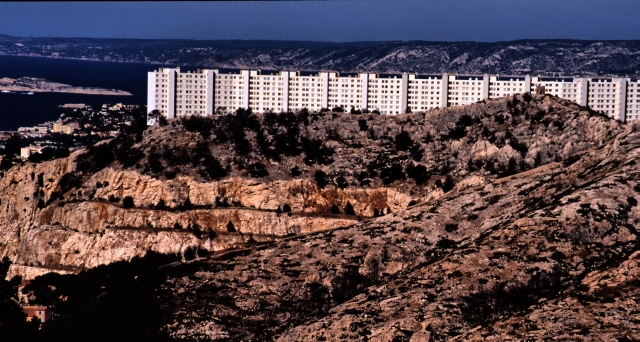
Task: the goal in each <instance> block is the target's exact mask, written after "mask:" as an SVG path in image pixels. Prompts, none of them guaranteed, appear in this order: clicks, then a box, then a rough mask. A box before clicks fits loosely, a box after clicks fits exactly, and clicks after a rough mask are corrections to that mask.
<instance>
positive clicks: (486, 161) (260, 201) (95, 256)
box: [0, 95, 625, 278]
mask: <svg viewBox="0 0 640 342" xmlns="http://www.w3.org/2000/svg"><path fill="white" fill-rule="evenodd" d="M624 129H625V126H624V125H622V124H620V123H618V122H616V121H612V120H609V119H608V118H606V117H603V116H600V115H597V114H595V113H593V112H590V111H588V110H586V109H584V108H580V107H578V106H577V105H575V104H573V103H571V102H568V101H564V100H561V99H558V98H556V97H551V96H536V97H531V96H528V95H526V96H517V97H512V98H505V99H500V100H492V101H487V102H480V103H477V104H475V105H472V106H467V107H459V108H447V109H442V110H436V111H431V112H428V113H414V114H406V115H398V116H380V115H375V114H346V113H330V112H327V113H319V114H309V113H306V112H301V113H297V114H292V113H284V114H277V115H276V114H266V115H254V114H250V113H245V112H242V111H240V112H238V113H237V114H236V115H229V116H222V117H215V118H192V119H188V120H171V121H169V122H166V123H163V124H162V125H160V124H158V125H155V126H152V127H150V128H148V129H146V130H139V131H133V132H129V133H128V134H122V135H121V136H119V137H118V138H115V139H112V140H110V141H107V142H103V143H100V144H98V145H96V146H93V147H91V148H89V149H88V150H87V151H78V152H76V153H75V154H73V155H71V156H70V157H69V158H63V159H57V160H53V161H49V162H44V163H40V164H33V163H25V164H24V165H22V166H16V167H14V168H12V169H10V170H9V171H7V172H5V173H4V174H2V178H1V179H0V187H2V188H3V189H5V191H4V192H3V193H2V194H0V227H2V230H1V231H0V257H3V256H8V257H9V258H10V259H11V260H12V261H13V262H14V263H13V265H12V266H11V270H10V272H9V277H11V276H13V275H23V276H25V277H26V278H32V277H34V276H36V275H38V274H41V273H45V272H49V271H52V270H53V271H58V272H77V271H79V270H82V269H85V268H89V267H95V266H97V265H101V264H107V263H111V262H114V261H118V260H128V259H130V258H132V257H134V256H142V255H144V254H145V253H146V252H147V251H156V252H159V253H181V254H182V255H184V258H185V259H192V258H194V257H196V256H204V255H207V253H212V252H217V251H221V250H225V249H228V248H230V247H232V248H235V247H245V246H251V245H253V244H255V243H262V242H270V241H274V240H281V239H282V238H284V237H287V236H292V235H293V236H296V235H306V234H310V233H314V232H318V231H325V230H328V229H334V228H337V227H341V226H347V225H351V224H353V223H355V222H358V221H362V220H366V221H367V222H369V221H368V220H369V219H371V218H373V217H377V216H382V215H388V214H390V213H397V212H400V211H402V210H405V209H406V208H408V207H410V206H414V205H416V204H418V203H423V202H429V201H433V200H437V199H439V198H441V197H442V196H445V195H446V194H449V193H461V192H464V191H467V190H468V189H471V188H477V187H481V186H486V185H487V184H491V183H492V182H494V181H496V179H502V178H504V177H508V176H511V175H515V174H519V173H522V172H524V171H528V170H533V169H539V167H541V166H542V165H550V163H558V162H560V163H571V162H573V161H574V159H575V158H577V157H576V156H577V155H579V154H580V153H584V152H587V151H591V150H594V149H601V148H603V146H605V144H607V143H609V141H611V139H613V138H615V137H616V136H618V135H619V134H620V133H621V132H623V131H624Z"/></svg>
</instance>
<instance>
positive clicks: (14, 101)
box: [0, 56, 161, 131]
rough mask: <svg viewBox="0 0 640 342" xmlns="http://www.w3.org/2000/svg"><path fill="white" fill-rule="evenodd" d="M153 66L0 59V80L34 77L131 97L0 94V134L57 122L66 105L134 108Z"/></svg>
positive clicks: (144, 95)
mask: <svg viewBox="0 0 640 342" xmlns="http://www.w3.org/2000/svg"><path fill="white" fill-rule="evenodd" d="M159 67H161V66H160V65H154V64H142V63H115V62H94V61H83V60H70V59H58V58H45V57H14V56H0V78H2V77H9V78H14V79H15V78H20V77H37V78H45V79H47V80H49V81H53V82H59V83H64V84H69V85H72V86H77V87H98V88H107V89H118V90H124V91H128V92H130V93H131V94H133V96H111V95H84V94H68V93H34V94H33V95H27V94H23V92H16V93H0V131H6V130H16V129H18V127H23V126H33V125H37V124H40V123H43V122H45V121H54V120H57V119H58V117H59V116H60V114H61V113H63V112H64V111H65V110H67V109H63V108H60V107H59V106H60V105H64V104H66V103H84V104H87V105H101V104H105V103H106V104H115V103H124V104H137V105H145V104H146V102H147V72H149V71H153V70H156V69H158V68H159Z"/></svg>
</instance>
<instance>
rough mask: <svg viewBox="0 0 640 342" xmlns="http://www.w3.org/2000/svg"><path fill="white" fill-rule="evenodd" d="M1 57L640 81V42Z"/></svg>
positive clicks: (54, 47) (193, 45)
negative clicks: (638, 78) (637, 78)
mask: <svg viewBox="0 0 640 342" xmlns="http://www.w3.org/2000/svg"><path fill="white" fill-rule="evenodd" d="M0 55H10V56H33V57H54V58H72V59H84V60H95V61H111V62H140V63H153V64H159V65H167V66H175V65H179V66H190V67H207V68H253V69H270V70H280V69H289V70H290V69H293V70H295V69H298V70H308V71H316V70H339V71H347V72H354V71H379V72H415V73H422V74H430V73H442V72H447V73H460V74H484V73H489V74H505V75H516V74H531V75H552V76H556V75H563V76H572V75H580V76H598V75H619V76H635V75H637V74H638V69H639V66H640V41H639V40H617V41H611V40H565V39H555V40H553V39H552V40H546V39H525V40H515V41H501V42H432V41H406V42H405V41H389V42H366V41H365V42H313V41H269V40H250V41H249V40H247V41H244V40H187V39H184V40H166V39H117V38H114V39H106V38H26V37H11V36H6V35H0Z"/></svg>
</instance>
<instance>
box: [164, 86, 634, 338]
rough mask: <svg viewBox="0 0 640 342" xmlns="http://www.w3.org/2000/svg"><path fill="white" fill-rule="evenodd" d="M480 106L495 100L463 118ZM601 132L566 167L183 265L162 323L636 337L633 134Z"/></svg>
mask: <svg viewBox="0 0 640 342" xmlns="http://www.w3.org/2000/svg"><path fill="white" fill-rule="evenodd" d="M556 101H557V100H555V99H551V98H548V97H547V98H537V99H535V101H534V104H535V106H538V105H543V104H550V105H551V104H553V105H558V104H559V103H558V102H556ZM492 105H496V106H498V105H505V106H506V104H505V103H504V101H497V102H495V103H488V104H481V105H477V106H475V107H471V108H469V111H465V112H466V113H473V112H474V110H480V108H482V109H483V110H485V111H486V110H488V108H491V106H492ZM464 109H467V108H464ZM462 110H463V109H461V111H462ZM455 112H456V110H453V111H446V112H445V113H447V114H448V115H447V117H450V116H454V114H453V113H455ZM552 113H553V111H552ZM582 115H584V120H585V121H584V122H585V123H587V122H595V121H598V122H599V123H598V125H602V124H604V122H603V121H600V119H599V118H595V117H589V116H588V115H587V113H583V114H578V113H576V114H575V116H573V118H572V119H571V117H572V114H569V113H567V114H566V115H565V116H562V117H564V118H566V119H567V120H568V121H564V120H562V122H563V124H562V130H557V131H556V130H553V131H548V133H546V134H547V139H549V140H548V141H547V146H553V145H552V141H554V139H556V138H557V137H560V136H563V135H564V134H565V133H567V132H568V130H571V127H576V126H575V123H576V122H577V121H574V120H576V119H578V118H580V117H582ZM491 116H493V117H495V114H493V115H490V116H489V117H491ZM427 117H428V118H429V115H428V116H427ZM435 117H437V114H436V115H435ZM544 117H548V116H546V115H545V116H544ZM396 119H397V120H402V119H401V118H396ZM405 119H406V117H405ZM443 119H444V118H443ZM425 122H430V119H425ZM571 122H573V123H571ZM530 124H531V125H533V123H530ZM477 125H478V126H480V124H477ZM582 125H583V124H581V126H582ZM549 127H555V126H554V125H548V126H547V129H549ZM473 129H479V128H478V127H476V126H475V125H474V126H473ZM503 129H504V126H503ZM537 129H538V130H544V129H543V128H542V125H539V126H537ZM610 129H611V130H610V134H611V137H612V139H610V140H608V141H606V142H604V141H603V142H602V143H598V142H597V141H598V139H596V140H591V141H593V142H594V147H593V148H586V149H584V150H583V151H582V152H580V153H575V154H573V155H571V156H570V157H568V158H566V159H564V160H558V161H554V160H552V161H550V162H549V163H547V164H545V165H543V166H538V167H535V168H533V169H531V170H528V171H525V172H521V173H518V174H516V175H511V176H508V177H503V178H499V179H487V180H486V182H485V183H480V184H475V185H474V186H473V187H470V188H467V189H462V188H458V189H454V190H453V191H450V192H448V193H446V194H445V195H443V196H441V197H439V198H438V199H436V200H431V201H428V202H425V203H422V204H418V205H416V206H413V207H411V208H409V209H407V210H405V211H402V212H399V213H394V214H391V215H387V216H384V217H381V218H377V219H375V220H367V221H364V222H360V223H357V224H354V225H350V226H348V227H343V228H340V229H336V230H332V231H329V232H321V233H315V234H311V235H307V236H296V237H290V238H287V239H286V240H285V241H281V242H278V243H275V244H272V245H267V246H263V247H260V248H257V249H252V250H243V251H238V252H232V253H228V254H226V255H225V256H224V257H220V258H215V259H209V260H205V261H199V262H196V263H193V264H190V265H188V266H183V267H181V268H179V270H178V271H176V272H173V273H172V275H171V276H169V278H168V279H167V280H166V281H165V283H164V285H163V286H162V287H161V289H160V290H159V292H158V296H159V298H162V303H163V314H164V315H165V322H166V323H165V329H167V331H168V332H169V333H170V334H171V335H172V336H173V337H175V338H177V339H182V340H198V341H207V340H221V341H248V340H255V341H263V340H277V341H444V340H448V341H453V340H463V341H487V340H489V341H505V340H531V341H541V340H551V339H554V340H562V341H593V340H598V341H637V339H638V337H639V336H640V302H639V298H640V297H639V296H640V281H639V279H640V278H639V277H640V243H639V238H640V233H639V231H638V227H640V207H638V198H640V174H639V172H638V160H639V159H640V127H639V126H638V125H635V126H631V127H625V128H624V129H619V128H617V127H615V128H614V127H611V128H610ZM596 131H597V130H596ZM552 132H553V133H552ZM581 134H582V136H583V138H585V139H587V137H588V136H589V135H588V134H586V132H583V133H581ZM589 134H592V133H589ZM534 136H535V134H534ZM592 137H594V138H595V136H592ZM475 144H477V143H475ZM571 145H573V143H571ZM596 145H598V146H596ZM471 146H473V144H471V145H469V144H468V145H466V147H467V150H473V149H472V147H471ZM564 146H566V145H564ZM564 148H565V147H562V148H559V149H558V150H563V149H564ZM425 155H426V154H425ZM443 155H444V153H443ZM471 155H474V154H471ZM465 156H466V155H459V156H458V160H462V161H464V160H465V159H464V158H465Z"/></svg>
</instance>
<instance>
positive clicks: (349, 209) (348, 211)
mask: <svg viewBox="0 0 640 342" xmlns="http://www.w3.org/2000/svg"><path fill="white" fill-rule="evenodd" d="M344 213H345V215H355V214H356V211H355V210H353V206H352V205H351V202H349V201H347V206H345V207H344Z"/></svg>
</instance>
